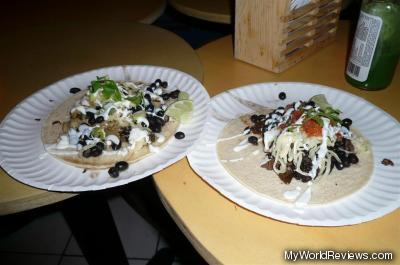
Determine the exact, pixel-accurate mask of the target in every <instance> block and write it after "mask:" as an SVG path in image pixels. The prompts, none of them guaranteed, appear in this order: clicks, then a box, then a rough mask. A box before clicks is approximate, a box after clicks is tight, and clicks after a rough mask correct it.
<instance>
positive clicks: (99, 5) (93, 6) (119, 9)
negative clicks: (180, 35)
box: [0, 0, 167, 30]
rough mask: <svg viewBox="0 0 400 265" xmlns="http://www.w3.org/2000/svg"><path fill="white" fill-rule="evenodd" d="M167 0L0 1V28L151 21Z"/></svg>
mask: <svg viewBox="0 0 400 265" xmlns="http://www.w3.org/2000/svg"><path fill="white" fill-rule="evenodd" d="M166 4H167V0H146V1H142V0H114V1H97V0H85V1H73V0H72V1H47V0H35V1H25V0H14V1H8V2H6V3H2V16H1V17H0V21H1V25H0V28H2V29H4V30H7V29H10V28H15V27H22V26H24V25H38V24H50V23H56V22H60V21H71V22H85V21H114V22H115V21H125V22H141V23H146V24H151V23H153V22H154V21H155V20H156V19H157V18H159V17H160V16H161V15H162V13H164V10H165V7H166Z"/></svg>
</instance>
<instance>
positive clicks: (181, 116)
mask: <svg viewBox="0 0 400 265" xmlns="http://www.w3.org/2000/svg"><path fill="white" fill-rule="evenodd" d="M192 111H193V101H191V100H188V99H184V100H178V101H176V102H174V103H172V104H171V105H170V106H169V107H168V108H167V110H166V111H165V114H166V115H168V116H170V117H172V118H174V119H176V120H178V121H180V122H182V123H187V122H189V121H190V119H191V118H192Z"/></svg>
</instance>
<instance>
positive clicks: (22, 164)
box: [0, 66, 210, 192]
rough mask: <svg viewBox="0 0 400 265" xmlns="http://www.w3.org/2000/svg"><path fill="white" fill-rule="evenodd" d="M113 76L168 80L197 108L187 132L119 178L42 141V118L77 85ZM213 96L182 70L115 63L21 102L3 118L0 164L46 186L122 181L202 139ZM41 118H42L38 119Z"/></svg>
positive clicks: (76, 187) (74, 188)
mask: <svg viewBox="0 0 400 265" xmlns="http://www.w3.org/2000/svg"><path fill="white" fill-rule="evenodd" d="M103 75H108V76H109V77H110V78H111V79H114V80H132V81H144V82H149V83H151V82H154V80H156V79H157V78H160V79H161V80H165V81H168V84H169V85H168V87H169V89H171V90H173V89H176V88H178V89H180V90H182V91H186V92H187V93H189V95H190V98H191V99H192V100H193V104H194V111H193V118H192V120H191V122H190V123H188V124H184V125H181V126H180V127H179V130H180V131H182V132H184V133H185V135H186V137H185V138H184V139H182V140H177V139H175V138H174V137H172V138H171V140H170V141H169V143H168V144H167V145H166V146H165V147H164V148H163V149H162V150H161V151H160V152H158V153H153V154H151V155H150V156H148V157H146V158H144V159H142V160H140V161H138V162H137V163H134V164H132V165H130V166H129V169H128V170H127V171H124V172H121V174H120V176H119V177H118V178H111V177H110V176H109V174H108V172H107V170H100V171H96V172H94V171H89V170H88V171H86V172H84V171H83V169H81V168H77V167H74V166H70V165H68V164H65V163H63V162H62V161H60V160H57V159H56V158H54V157H53V156H51V155H49V154H47V153H46V151H45V150H44V147H43V143H42V141H41V129H42V123H43V122H44V120H45V119H46V118H47V117H48V115H49V113H50V112H51V111H52V110H53V109H54V108H56V107H57V106H58V105H59V104H60V103H62V102H63V101H64V100H66V99H67V98H68V97H70V96H71V94H70V92H69V90H70V88H72V87H79V88H81V89H86V88H87V86H88V85H89V84H90V81H91V80H94V79H96V76H103ZM209 101H210V97H209V95H208V93H207V91H206V90H205V88H204V87H203V86H202V85H201V84H200V82H198V81H197V80H196V79H194V78H193V77H191V76H190V75H188V74H185V73H183V72H180V71H177V70H174V69H170V68H165V67H156V66H115V67H107V68H102V69H97V70H93V71H88V72H85V73H81V74H78V75H74V76H72V77H68V78H66V79H63V80H61V81H58V82H57V83H55V84H52V85H50V86H48V87H46V88H44V89H42V90H40V91H38V92H36V93H35V94H33V95H32V96H30V97H28V98H27V99H25V100H24V101H22V102H21V103H20V104H18V105H17V106H16V107H15V108H14V109H13V110H12V111H11V112H10V113H9V114H8V115H7V116H6V118H5V119H4V120H3V121H2V123H1V124H0V166H1V167H2V168H3V169H4V170H5V171H7V172H8V174H9V175H10V176H12V177H14V178H15V179H17V180H19V181H21V182H23V183H25V184H28V185H31V186H34V187H37V188H41V189H46V190H52V191H64V192H68V191H69V192H78V191H87V190H100V189H106V188H110V187H115V186H119V185H123V184H126V183H129V182H132V181H135V180H138V179H141V178H143V177H146V176H149V175H151V174H153V173H156V172H158V171H160V170H161V169H163V168H165V167H167V166H169V165H171V164H172V163H175V162H176V161H178V160H180V159H182V158H183V157H184V156H185V155H186V153H187V152H188V151H189V149H190V148H191V147H192V146H193V144H194V143H195V142H196V141H197V140H198V139H199V137H200V135H201V134H202V131H203V129H204V124H205V121H206V120H207V117H208V112H209V111H208V110H209ZM36 119H40V120H36Z"/></svg>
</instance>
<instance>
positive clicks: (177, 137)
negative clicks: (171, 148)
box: [175, 132, 185, 140]
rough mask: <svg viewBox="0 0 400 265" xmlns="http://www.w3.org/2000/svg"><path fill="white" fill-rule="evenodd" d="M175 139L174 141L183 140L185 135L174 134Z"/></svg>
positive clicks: (181, 133) (180, 133)
mask: <svg viewBox="0 0 400 265" xmlns="http://www.w3.org/2000/svg"><path fill="white" fill-rule="evenodd" d="M175 138H176V139H179V140H180V139H183V138H185V134H184V133H183V132H176V133H175Z"/></svg>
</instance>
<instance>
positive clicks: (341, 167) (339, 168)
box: [335, 159, 343, 170]
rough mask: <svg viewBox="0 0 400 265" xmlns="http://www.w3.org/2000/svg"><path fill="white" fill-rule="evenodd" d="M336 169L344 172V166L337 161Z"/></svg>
mask: <svg viewBox="0 0 400 265" xmlns="http://www.w3.org/2000/svg"><path fill="white" fill-rule="evenodd" d="M335 167H336V169H337V170H342V169H343V164H342V163H341V162H339V161H336V159H335Z"/></svg>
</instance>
